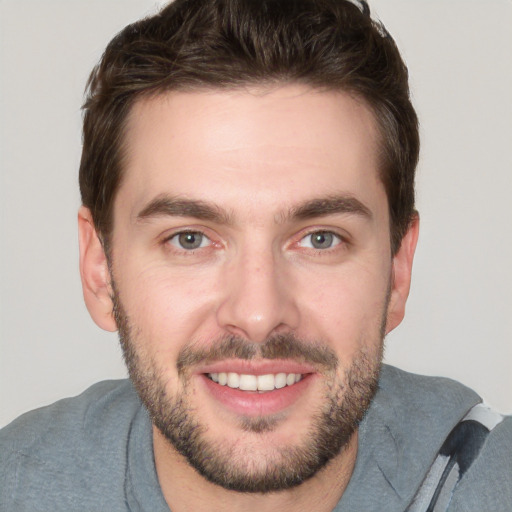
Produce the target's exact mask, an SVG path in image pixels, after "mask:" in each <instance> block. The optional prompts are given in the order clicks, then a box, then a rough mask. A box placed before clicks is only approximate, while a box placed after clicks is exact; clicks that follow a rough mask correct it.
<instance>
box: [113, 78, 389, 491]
mask: <svg viewBox="0 0 512 512" xmlns="http://www.w3.org/2000/svg"><path fill="white" fill-rule="evenodd" d="M126 147H127V153H126V159H125V175H124V179H123V181H122V184H121V187H120V189H119V192H118V195H117V197H116V201H115V205H114V230H113V237H112V245H111V247H112V254H111V271H112V281H113V285H114V294H115V302H116V311H117V323H118V327H119V329H120V335H121V338H122V343H123V348H124V350H125V355H126V358H127V361H128V365H129V369H130V374H131V377H132V379H133V380H134V382H135V385H136V387H137V389H138V391H139V393H140V394H141V396H142V398H143V400H144V401H145V403H146V406H147V407H148V409H149V410H150V413H151V415H152V417H153V421H154V423H155V424H156V426H157V427H158V428H159V429H160V431H161V432H163V434H164V435H165V436H166V437H167V438H168V439H169V440H170V441H171V443H173V445H174V446H175V447H176V449H177V450H179V451H180V453H182V454H183V455H185V456H186V457H187V458H188V459H189V461H190V462H191V463H192V464H193V465H194V467H196V469H198V470H199V471H200V472H201V473H202V474H203V475H204V476H206V477H207V478H208V479H210V480H212V481H214V482H215V483H218V484H220V485H223V486H225V487H227V488H232V489H238V490H245V491H268V490H274V489H277V488H284V487H289V486H292V485H296V484H298V483H300V482H301V481H302V480H304V479H305V478H308V477H309V476H311V475H312V474H314V473H315V472H316V471H317V470H318V469H319V468H321V467H322V466H323V465H324V464H325V463H326V462H327V461H328V460H329V458H331V457H335V456H336V455H337V454H338V453H339V452H340V450H341V448H342V447H343V445H344V443H346V442H347V440H348V439H349V438H350V436H351V434H352V432H353V430H354V428H355V427H356V425H357V422H358V421H359V420H360V419H361V417H362V415H363V414H364V411H365V410H366V408H367V407H368V404H369V401H370V400H371V398H372V396H373V393H374V391H375V383H376V379H377V375H378V368H379V365H380V360H381V350H382V339H383V335H384V332H385V331H386V321H387V315H388V308H389V299H390V296H391V295H392V279H391V274H392V264H393V260H392V258H391V255H390V244H389V219H388V205H387V199H386V195H385V192H384V188H383V186H382V184H381V182H380V181H379V178H378V170H377V166H378V164H377V133H376V128H375V122H374V119H373V116H372V114H371V113H370V111H369V109H368V108H367V107H366V106H365V105H364V104H362V103H361V102H358V101H356V100H354V99H353V98H351V97H350V96H349V95H346V94H343V93H339V92H318V91H313V90H310V89H308V88H305V87H300V86H284V87H281V88H275V89H268V90H263V89H254V90H235V91H221V92H219V91H216V92H190V93H185V92H173V93H168V94H166V95H162V96H159V97H156V98H151V99H144V100H141V101H140V102H138V103H137V104H136V105H135V106H134V108H133V111H132V112H131V115H130V118H129V122H128V128H127V134H126ZM388 328H389V326H388Z"/></svg>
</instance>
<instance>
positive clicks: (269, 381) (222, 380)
mask: <svg viewBox="0 0 512 512" xmlns="http://www.w3.org/2000/svg"><path fill="white" fill-rule="evenodd" d="M206 376H207V377H208V378H209V379H211V380H212V381H213V382H216V383H217V384H219V385H220V386H228V387H230V388H233V389H240V390H241V391H274V390H275V389H281V388H284V387H286V386H293V385H294V384H296V383H297V382H299V381H301V380H302V378H303V375H302V374H300V373H275V374H273V373H269V374H266V375H251V374H244V373H234V372H220V373H207V374H206Z"/></svg>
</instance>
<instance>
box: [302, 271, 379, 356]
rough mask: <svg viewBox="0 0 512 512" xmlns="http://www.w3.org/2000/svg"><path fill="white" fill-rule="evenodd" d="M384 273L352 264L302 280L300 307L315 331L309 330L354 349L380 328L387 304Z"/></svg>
mask: <svg viewBox="0 0 512 512" xmlns="http://www.w3.org/2000/svg"><path fill="white" fill-rule="evenodd" d="M383 276H384V277H383ZM385 276H386V274H385V273H384V272H382V271H381V272H379V271H376V269H375V268H373V270H372V271H370V270H369V269H368V268H362V267H360V266H355V265H353V266H347V267H346V268H343V269H338V270H337V271H332V272H329V273H316V275H314V276H310V277H309V279H307V280H303V281H302V282H301V284H300V285H299V288H300V289H302V293H301V294H300V299H299V300H300V305H299V307H300V309H301V311H302V312H303V317H304V319H305V321H306V322H309V324H310V323H311V322H315V330H316V331H317V332H316V333H312V332H311V333H308V334H309V335H310V336H311V335H314V336H318V335H320V336H323V337H325V338H326V339H328V340H329V339H330V340H335V342H336V343H337V344H343V345H344V346H346V348H347V349H348V348H349V346H352V347H353V348H354V349H356V348H357V347H358V346H359V345H360V343H362V341H363V340H364V339H365V338H367V336H366V335H367V334H372V333H374V332H379V330H380V327H381V323H382V318H383V314H384V311H385V308H386V297H387V289H388V281H387V278H386V277H385ZM305 327H306V329H307V328H308V327H310V325H306V326H305Z"/></svg>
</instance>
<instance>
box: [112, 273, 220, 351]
mask: <svg viewBox="0 0 512 512" xmlns="http://www.w3.org/2000/svg"><path fill="white" fill-rule="evenodd" d="M133 267H134V268H133V270H135V269H137V272H130V268H129V267H128V268H126V267H125V271H124V273H123V275H122V276H120V277H119V283H118V288H119V293H120V297H121V301H122V303H123V306H124V308H125V310H126V313H127V314H128V316H129V318H130V320H131V322H132V323H133V324H134V325H136V326H137V328H138V329H139V331H140V332H141V333H142V334H143V336H144V339H145V343H149V344H157V345H158V347H157V348H158V350H160V351H162V350H167V349H169V350H171V351H174V350H176V349H177V348H180V347H181V346H182V345H183V344H184V343H187V342H188V341H190V340H191V339H193V338H195V337H198V336H200V335H202V333H201V332H200V331H201V329H204V327H205V326H207V325H208V320H207V319H208V316H209V314H210V312H211V310H212V302H213V293H212V290H214V289H215V282H216V277H215V275H212V273H211V272H210V273H208V272H202V273H199V272H196V273H194V272H190V271H189V270H187V271H181V272H180V271H177V270H176V269H170V268H169V267H165V266H147V267H146V268H144V269H142V270H141V269H140V267H138V266H137V267H136V266H135V265H134V266H133Z"/></svg>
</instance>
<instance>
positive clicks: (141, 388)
mask: <svg viewBox="0 0 512 512" xmlns="http://www.w3.org/2000/svg"><path fill="white" fill-rule="evenodd" d="M112 286H113V290H114V291H113V302H114V314H115V318H116V322H117V326H118V331H119V338H120V342H121V347H122V350H123V355H124V359H125V363H126V366H127V368H128V372H129V375H130V378H131V380H132V382H133V384H134V386H135V389H136V390H137V393H138V395H139V397H140V399H141V401H142V403H143V404H144V406H145V407H146V409H147V410H148V412H149V415H150V417H151V420H152V422H153V424H154V425H155V426H156V427H157V428H158V429H159V430H160V432H161V433H162V434H163V435H164V436H165V438H166V439H167V440H168V441H169V443H170V444H171V445H172V446H173V447H174V448H175V450H176V451H177V452H179V453H180V454H181V455H182V456H183V457H185V459H186V460H187V461H188V463H189V464H190V465H191V466H192V467H193V468H195V469H196V471H198V472H199V474H201V475H202V476H203V477H205V478H206V479H207V480H208V481H210V482H212V483H214V484H216V485H219V486H221V487H223V488H225V489H228V490H232V491H238V492H246V493H268V492H275V491H280V490H285V489H290V488H292V487H295V486H297V485H300V484H301V483H302V482H304V481H305V480H307V479H309V478H311V477H312V476H314V475H315V474H317V473H318V472H319V471H320V470H321V469H322V468H324V467H325V466H326V465H327V464H328V462H329V461H330V460H332V459H333V458H334V457H336V456H337V455H339V454H340V452H341V451H342V449H343V448H344V447H345V446H346V445H347V443H348V442H349V440H350V439H351V437H352V435H353V434H354V432H355V431H356V429H357V427H358V425H359V423H360V422H361V420H362V419H363V417H364V415H365V413H366V411H367V410H368V407H369V406H370V403H371V401H372V399H373V397H374V395H375V393H376V391H377V388H378V378H379V372H380V367H381V361H382V348H383V339H384V328H385V318H386V315H385V312H386V311H387V301H386V304H385V307H384V312H383V315H382V320H381V324H380V326H379V328H378V329H375V330H376V331H378V332H376V333H374V334H375V339H369V340H367V341H368V342H367V343H366V344H362V346H363V347H374V348H373V350H365V349H360V351H359V352H358V353H357V354H356V356H355V357H354V359H353V361H352V363H351V365H350V366H349V367H346V368H340V364H339V360H338V356H337V355H336V354H335V353H334V351H333V350H332V349H331V348H329V347H327V346H325V345H322V344H321V343H318V342H314V341H309V340H308V341H306V340H301V339H299V338H297V337H295V336H294V335H293V334H284V335H283V334H281V335H276V336H272V337H270V338H269V339H268V340H266V341H265V342H264V343H252V342H250V341H248V340H246V339H243V338H239V337H235V336H227V337H224V338H221V339H217V340H214V341H212V342H211V343H209V344H208V347H207V348H204V346H199V345H197V344H194V343H191V344H189V345H187V346H186V347H184V348H183V349H182V350H181V352H180V354H179V356H178V360H177V363H176V367H177V371H178V376H179V378H180V383H181V385H182V389H183V391H181V392H176V393H173V394H171V391H170V390H168V389H167V388H166V382H167V380H166V377H165V375H164V372H163V371H161V370H160V368H159V366H158V364H156V362H155V361H154V360H152V358H150V357H149V356H147V355H146V354H142V353H141V350H140V349H139V348H138V347H139V346H141V345H142V342H143V336H141V333H140V330H139V329H138V328H137V327H136V326H135V325H133V324H132V323H131V321H130V319H129V316H128V315H127V313H126V311H125V310H124V308H123V306H122V304H121V301H120V299H119V294H118V293H117V291H116V288H115V285H114V283H112ZM375 347H376V348H375ZM228 358H237V359H246V360H251V359H293V360H295V361H298V362H305V363H309V364H312V365H313V366H314V367H315V368H316V369H317V370H318V371H319V372H320V373H322V375H323V377H324V381H325V386H324V396H323V397H322V400H320V401H319V404H318V406H317V407H316V410H315V411H314V412H313V413H312V415H311V421H310V426H309V429H308V431H307V433H306V435H304V436H303V437H304V439H303V440H302V442H301V443H299V444H295V445H285V446H283V445H282V444H281V445H280V446H278V447H275V448H274V449H273V450H268V449H266V450H265V454H264V456H263V455H262V453H261V451H262V449H261V447H262V446H265V448H268V445H265V438H264V437H263V436H264V435H265V433H266V432H272V431H273V430H275V429H276V428H277V426H278V424H279V422H280V419H279V417H278V416H277V415H270V416H261V417H243V418H241V419H240V425H239V426H240V429H241V430H242V433H241V435H244V433H249V434H250V435H252V436H261V439H260V440H259V443H256V444H255V445H253V446H251V444H250V442H249V443H248V444H245V445H243V443H242V445H243V446H241V447H240V446H238V445H237V443H236V442H235V441H233V440H230V439H225V440H212V439H210V438H209V437H208V426H207V425H204V424H202V423H201V422H200V420H199V419H198V415H197V410H196V409H195V408H194V407H193V405H192V403H191V396H190V395H191V387H192V386H191V385H190V378H191V377H190V374H191V370H192V368H193V367H194V365H197V364H199V363H209V362H213V361H219V360H223V359H228ZM258 446H259V448H258Z"/></svg>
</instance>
